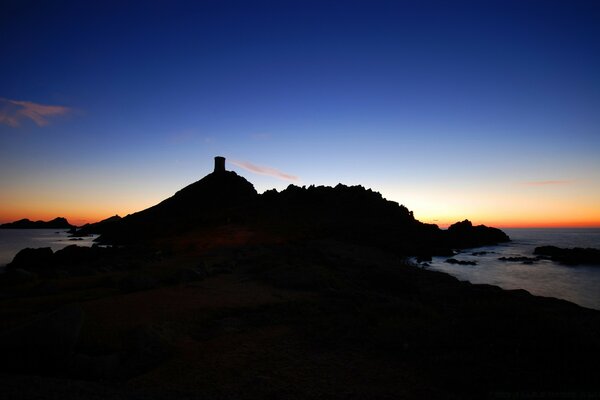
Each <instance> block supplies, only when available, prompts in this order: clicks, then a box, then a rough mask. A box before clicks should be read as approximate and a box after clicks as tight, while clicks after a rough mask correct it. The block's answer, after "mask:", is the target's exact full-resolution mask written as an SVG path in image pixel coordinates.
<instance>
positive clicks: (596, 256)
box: [534, 246, 600, 265]
mask: <svg viewBox="0 0 600 400" xmlns="http://www.w3.org/2000/svg"><path fill="white" fill-rule="evenodd" d="M534 254H538V255H541V256H547V257H550V259H552V261H556V262H559V263H561V264H565V265H580V264H590V265H600V249H594V248H581V247H575V248H572V249H564V248H560V247H556V246H541V247H536V248H535V250H534Z"/></svg>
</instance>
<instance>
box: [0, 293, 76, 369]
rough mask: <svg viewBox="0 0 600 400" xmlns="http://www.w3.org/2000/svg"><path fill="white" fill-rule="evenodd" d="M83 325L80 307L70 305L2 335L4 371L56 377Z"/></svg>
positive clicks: (68, 356)
mask: <svg viewBox="0 0 600 400" xmlns="http://www.w3.org/2000/svg"><path fill="white" fill-rule="evenodd" d="M82 323H83V311H82V310H81V307H80V306H79V305H67V306H63V307H62V308H59V309H58V310H56V311H54V312H51V313H49V314H45V315H42V316H40V317H38V318H36V319H34V320H32V321H30V322H26V323H24V324H22V325H20V326H17V327H15V328H12V329H10V330H7V331H4V332H2V333H0V353H1V354H2V357H1V358H0V360H1V361H0V369H1V370H2V371H5V372H11V373H40V374H45V375H53V374H56V373H58V372H60V371H62V370H64V369H65V368H66V367H67V366H68V364H69V362H70V359H71V356H72V355H73V350H74V347H75V344H76V343H77V339H78V338H79V331H80V329H81V325H82Z"/></svg>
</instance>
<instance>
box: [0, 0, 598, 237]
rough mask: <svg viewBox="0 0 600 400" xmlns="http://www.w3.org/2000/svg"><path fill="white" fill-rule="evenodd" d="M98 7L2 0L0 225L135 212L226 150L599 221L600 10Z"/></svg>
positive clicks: (534, 220) (493, 216) (425, 199)
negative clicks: (23, 220)
mask: <svg viewBox="0 0 600 400" xmlns="http://www.w3.org/2000/svg"><path fill="white" fill-rule="evenodd" d="M61 4H62V3H61ZM85 4H86V3H85V2H84V3H73V4H72V5H70V6H67V5H66V3H65V5H62V6H54V5H52V4H44V3H41V4H40V5H38V6H37V7H36V8H35V10H34V9H33V8H31V7H27V6H26V5H24V4H23V5H21V4H20V3H19V2H11V4H10V5H5V6H3V8H4V10H3V12H2V13H1V14H2V17H0V20H1V23H0V31H2V35H0V42H1V43H2V48H3V53H4V54H5V55H7V56H6V57H5V58H6V60H5V62H3V63H2V65H1V66H0V69H1V70H2V74H0V188H1V190H0V205H1V206H0V223H3V222H9V221H14V220H16V219H21V218H29V219H35V220H37V219H42V220H48V219H52V218H55V217H57V216H64V217H66V218H67V219H68V220H69V221H70V222H72V223H74V224H78V225H80V224H83V223H86V222H95V221H97V220H100V219H104V218H107V217H109V216H112V215H115V214H119V215H121V216H124V215H127V214H129V213H133V212H135V211H139V210H142V209H144V208H147V207H149V206H151V205H154V204H156V203H158V202H160V201H161V200H163V199H165V198H167V197H169V196H171V195H172V194H174V193H175V192H176V191H177V190H179V189H181V188H182V187H184V186H186V185H188V184H190V183H192V182H195V181H197V180H199V179H200V178H202V177H203V176H205V175H206V174H208V173H210V172H211V170H212V157H214V156H215V155H223V156H225V157H227V159H228V164H227V165H228V169H230V170H234V171H236V172H237V173H238V174H240V175H242V176H244V177H245V178H247V179H248V180H249V181H251V182H252V183H253V184H254V185H255V187H256V189H257V190H258V191H259V192H263V191H265V190H268V189H272V188H276V189H278V190H281V189H284V188H285V187H287V186H288V185H289V184H295V185H300V186H302V185H307V186H308V185H332V186H335V185H336V184H337V183H340V182H341V183H344V184H347V185H363V186H365V187H367V188H371V189H373V190H375V191H378V192H380V193H382V195H383V196H384V197H386V198H387V199H389V200H393V201H396V202H398V203H400V204H404V205H405V206H406V207H408V208H409V209H410V210H412V211H414V215H415V217H417V218H418V219H420V220H422V221H423V222H429V223H435V224H438V225H440V226H442V227H445V226H448V225H449V224H451V223H453V222H456V221H459V220H464V219H470V220H472V221H473V222H474V223H477V224H486V225H493V226H498V227H567V226H568V227H599V226H600V157H599V155H600V113H598V110H600V79H599V76H600V75H599V73H598V71H600V49H599V42H598V40H597V38H598V37H600V24H598V23H597V18H598V7H597V6H596V5H595V3H594V2H585V1H574V2H539V1H497V2H496V1H493V2H456V3H455V2H439V4H437V5H436V6H435V7H434V6H431V4H429V5H428V6H425V5H420V4H421V3H419V2H413V3H407V2H385V1H384V2H345V1H344V2H312V1H309V2H294V1H292V2H287V1H285V2H228V1H224V2H200V3H199V4H194V5H191V4H184V3H180V2H175V3H174V4H173V5H172V6H166V5H164V4H163V6H164V8H161V12H160V13H156V12H154V11H155V9H154V8H153V7H152V6H148V7H147V8H144V7H139V8H137V7H133V6H126V5H120V4H117V3H114V4H106V5H103V4H102V3H98V4H95V5H93V6H86V5H85ZM425 17H426V18H425Z"/></svg>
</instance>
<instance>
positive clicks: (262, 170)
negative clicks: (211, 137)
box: [230, 160, 300, 182]
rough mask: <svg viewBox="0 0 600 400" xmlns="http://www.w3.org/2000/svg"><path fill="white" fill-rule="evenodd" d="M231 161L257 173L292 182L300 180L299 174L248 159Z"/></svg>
mask: <svg viewBox="0 0 600 400" xmlns="http://www.w3.org/2000/svg"><path fill="white" fill-rule="evenodd" d="M230 162H231V163H232V164H233V165H235V166H238V167H240V168H243V169H245V170H247V171H250V172H254V173H255V174H260V175H267V176H272V177H274V178H278V179H282V180H284V181H291V182H298V181H299V180H300V179H299V178H298V177H297V176H294V175H290V174H286V173H285V172H281V171H279V170H277V169H275V168H271V167H264V166H260V165H254V164H252V163H249V162H247V161H237V160H231V161H230Z"/></svg>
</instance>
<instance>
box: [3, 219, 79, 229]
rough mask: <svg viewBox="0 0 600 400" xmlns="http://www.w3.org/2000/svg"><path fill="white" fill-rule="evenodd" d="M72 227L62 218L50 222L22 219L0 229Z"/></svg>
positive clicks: (72, 226)
mask: <svg viewBox="0 0 600 400" xmlns="http://www.w3.org/2000/svg"><path fill="white" fill-rule="evenodd" d="M74 227H75V226H74V225H71V224H69V222H68V221H67V219H66V218H63V217H58V218H54V219H53V220H52V221H31V220H29V219H27V218H24V219H20V220H18V221H15V222H9V223H7V224H2V225H0V229H71V228H74Z"/></svg>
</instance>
